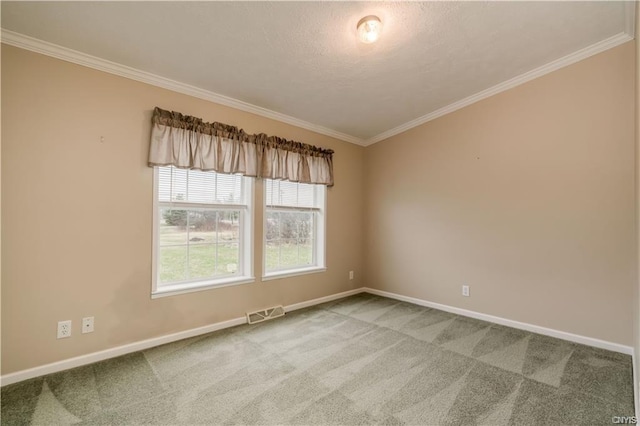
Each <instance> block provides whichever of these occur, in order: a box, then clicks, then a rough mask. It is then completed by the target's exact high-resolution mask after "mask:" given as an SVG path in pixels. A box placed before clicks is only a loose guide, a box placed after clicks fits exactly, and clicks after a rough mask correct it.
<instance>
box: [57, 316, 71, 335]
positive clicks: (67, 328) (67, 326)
mask: <svg viewBox="0 0 640 426" xmlns="http://www.w3.org/2000/svg"><path fill="white" fill-rule="evenodd" d="M67 337H71V320H66V321H58V339H64V338H67Z"/></svg>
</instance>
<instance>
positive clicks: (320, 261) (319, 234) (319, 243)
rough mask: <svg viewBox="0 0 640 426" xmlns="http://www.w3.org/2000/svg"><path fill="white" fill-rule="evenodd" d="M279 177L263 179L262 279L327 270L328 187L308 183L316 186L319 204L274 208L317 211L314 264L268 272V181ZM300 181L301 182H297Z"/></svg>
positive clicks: (315, 190) (269, 279)
mask: <svg viewBox="0 0 640 426" xmlns="http://www.w3.org/2000/svg"><path fill="white" fill-rule="evenodd" d="M268 180H278V179H267V178H265V179H263V183H262V281H271V280H277V279H281V278H288V277H294V276H298V275H307V274H315V273H320V272H325V271H326V270H327V264H326V259H327V244H326V238H327V236H326V232H327V223H326V222H327V219H326V217H327V213H326V211H327V187H326V185H320V184H306V185H313V186H314V197H316V200H315V201H317V205H316V206H314V207H300V208H296V207H288V206H278V207H274V209H276V210H278V209H280V210H288V211H310V212H314V213H317V216H318V217H317V220H314V228H315V229H314V231H315V235H316V238H315V247H314V250H313V256H312V259H313V261H314V264H313V265H311V266H302V267H294V268H288V269H279V270H276V271H270V272H267V210H268V206H267V181H268ZM297 183H300V182H297Z"/></svg>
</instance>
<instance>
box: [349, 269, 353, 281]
mask: <svg viewBox="0 0 640 426" xmlns="http://www.w3.org/2000/svg"><path fill="white" fill-rule="evenodd" d="M349 279H350V280H352V279H353V271H349Z"/></svg>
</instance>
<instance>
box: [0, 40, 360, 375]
mask: <svg viewBox="0 0 640 426" xmlns="http://www.w3.org/2000/svg"><path fill="white" fill-rule="evenodd" d="M2 56H3V64H2V121H3V124H4V126H3V128H2V139H3V145H2V195H3V201H4V203H3V204H4V206H3V207H4V208H3V212H2V228H3V229H4V233H3V236H2V254H3V258H2V262H3V266H4V268H3V269H2V296H3V297H2V348H3V351H2V374H7V373H11V372H14V371H18V370H23V369H26V368H30V367H35V366H39V365H43V364H46V363H50V362H54V361H58V360H62V359H66V358H70V357H73V356H78V355H82V354H87V353H91V352H94V351H99V350H102V349H107V348H111V347H115V346H119V345H122V344H126V343H129V342H135V341H139V340H143V339H148V338H151V337H155V336H160V335H164V334H168V333H173V332H177V331H181V330H186V329H190V328H194V327H198V326H203V325H207V324H211V323H215V322H218V321H222V320H227V319H231V318H236V317H240V316H242V315H244V313H245V312H246V311H248V310H254V309H259V308H263V307H267V306H271V305H274V304H283V305H288V304H292V303H297V302H301V301H305V300H309V299H313V298H317V297H321V296H326V295H331V294H335V293H338V292H342V291H346V290H349V289H352V288H358V287H361V286H363V281H362V280H361V276H362V272H363V254H362V253H363V250H362V248H363V246H362V244H363V240H364V239H363V225H362V216H363V194H362V187H363V182H362V179H363V176H364V171H363V159H364V149H363V148H362V147H359V146H356V145H353V144H349V143H345V142H341V141H338V140H335V139H332V138H329V137H326V136H322V135H319V134H316V133H313V132H310V131H307V130H303V129H300V128H296V127H294V126H290V125H286V124H283V123H280V122H276V121H273V120H269V119H266V118H262V117H258V116H255V115H252V114H249V113H245V112H241V111H238V110H234V109H231V108H227V107H224V106H220V105H217V104H213V103H210V102H206V101H203V100H199V99H195V98H192V97H189V96H185V95H181V94H177V93H174V92H171V91H168V90H163V89H159V88H157V87H152V86H149V85H145V84H142V83H138V82H134V81H131V80H127V79H124V78H121V77H117V76H114V75H110V74H106V73H102V72H99V71H95V70H91V69H88V68H84V67H81V66H78V65H73V64H70V63H66V62H63V61H59V60H56V59H53V58H49V57H46V56H42V55H38V54H34V53H30V52H27V51H23V50H20V49H16V48H13V47H7V46H4V45H3V46H2ZM155 106H160V107H162V108H165V109H173V110H176V111H180V112H182V113H186V114H190V115H195V116H199V117H203V118H204V119H205V120H207V121H214V120H215V121H221V122H224V123H228V124H233V125H236V126H239V127H242V128H244V129H245V130H246V131H248V132H250V133H253V132H264V133H267V134H270V135H277V136H282V137H285V138H290V139H296V140H300V141H303V142H306V143H310V144H314V145H318V146H322V147H325V148H331V149H333V150H335V156H334V164H335V181H336V185H335V187H333V188H330V189H329V190H328V199H327V205H328V207H327V241H328V246H327V267H328V271H327V272H326V273H321V274H312V275H305V276H300V277H295V278H288V279H281V280H274V281H268V282H264V283H263V282H260V280H259V279H258V282H256V283H255V284H249V285H241V286H235V287H226V288H221V289H216V290H209V291H202V292H197V293H190V294H184V295H179V296H173V297H165V298H161V299H155V300H151V298H150V292H151V232H152V223H151V217H152V216H151V215H152V208H151V204H152V169H150V168H148V167H147V166H146V156H147V149H148V141H149V135H150V119H151V112H152V110H153V107H155ZM101 136H103V137H104V138H105V142H104V143H100V137H101ZM256 199H257V200H258V201H259V203H258V205H257V208H256V221H255V225H256V241H261V238H262V237H261V235H262V218H261V213H262V208H261V202H262V186H261V185H260V184H258V185H256ZM255 254H256V259H255V273H256V275H257V276H259V275H260V273H261V262H262V250H261V247H260V245H259V244H258V247H257V248H256V250H255ZM349 270H354V271H355V274H356V279H355V280H353V281H349V279H348V271H349ZM89 315H93V316H95V321H96V322H95V330H96V331H95V332H94V333H93V334H81V333H80V332H79V330H80V328H79V325H80V321H81V318H82V317H84V316H89ZM65 319H71V320H73V335H72V337H71V338H69V339H63V340H56V323H57V321H59V320H65Z"/></svg>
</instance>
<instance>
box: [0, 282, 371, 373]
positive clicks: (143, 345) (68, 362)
mask: <svg viewBox="0 0 640 426" xmlns="http://www.w3.org/2000/svg"><path fill="white" fill-rule="evenodd" d="M363 291H364V289H363V288H358V289H355V290H349V291H344V292H342V293H336V294H332V295H329V296H324V297H319V298H317V299H313V300H307V301H304V302H300V303H294V304H293V305H288V306H285V307H284V310H285V312H291V311H295V310H296V309H302V308H306V307H309V306H313V305H318V304H320V303H325V302H330V301H332V300H336V299H341V298H343V297H347V296H351V295H354V294H358V293H362V292H363ZM246 323H247V318H246V317H244V316H243V317H240V318H234V319H231V320H227V321H222V322H217V323H215V324H209V325H205V326H203V327H197V328H192V329H190V330H185V331H180V332H178V333H173V334H167V335H165V336H160V337H154V338H151V339H147V340H142V341H139V342H134V343H129V344H127V345H122V346H117V347H115V348H111V349H105V350H103V351H99V352H93V353H90V354H87V355H81V356H77V357H74V358H69V359H65V360H62V361H58V362H53V363H51V364H45V365H42V366H39V367H34V368H29V369H27V370H21V371H16V372H15V373H10V374H5V375H4V376H1V377H0V386H5V385H10V384H12V383H17V382H21V381H23V380H28V379H32V378H34V377H39V376H44V375H45V374H51V373H57V372H59V371H64V370H68V369H70V368H75V367H81V366H83V365H87V364H91V363H94V362H98V361H104V360H105V359H109V358H114V357H117V356H120V355H126V354H129V353H132V352H137V351H142V350H144V349H149V348H152V347H154V346H160V345H164V344H166V343H171V342H175V341H178V340H182V339H187V338H189V337H194V336H199V335H201V334H206V333H211V332H212V331H218V330H222V329H224V328H229V327H234V326H236V325H242V324H246Z"/></svg>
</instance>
